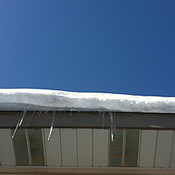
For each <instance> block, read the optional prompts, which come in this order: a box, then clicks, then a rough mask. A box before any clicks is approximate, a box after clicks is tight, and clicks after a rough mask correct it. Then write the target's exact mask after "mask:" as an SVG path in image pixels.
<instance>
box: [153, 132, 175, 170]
mask: <svg viewBox="0 0 175 175" xmlns="http://www.w3.org/2000/svg"><path fill="white" fill-rule="evenodd" d="M172 141H173V131H158V138H157V148H156V158H155V167H156V168H168V167H169V163H170V156H171V148H172Z"/></svg>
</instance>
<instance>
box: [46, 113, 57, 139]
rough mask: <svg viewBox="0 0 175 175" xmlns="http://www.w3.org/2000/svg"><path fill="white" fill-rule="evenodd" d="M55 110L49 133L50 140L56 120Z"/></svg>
mask: <svg viewBox="0 0 175 175" xmlns="http://www.w3.org/2000/svg"><path fill="white" fill-rule="evenodd" d="M55 113H56V112H55V111H54V112H53V118H52V123H51V127H50V131H49V135H48V139H47V140H50V136H51V135H52V131H53V126H54V120H55Z"/></svg>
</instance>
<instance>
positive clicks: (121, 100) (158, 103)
mask: <svg viewBox="0 0 175 175" xmlns="http://www.w3.org/2000/svg"><path fill="white" fill-rule="evenodd" d="M24 108H27V109H28V110H33V109H35V110H51V111H55V110H78V111H109V112H115V111H121V112H154V113H175V97H153V96H133V95H121V94H111V93H85V92H67V91H59V90H43V89H0V110H1V111H21V110H22V111H23V110H24Z"/></svg>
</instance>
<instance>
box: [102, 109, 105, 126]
mask: <svg viewBox="0 0 175 175" xmlns="http://www.w3.org/2000/svg"><path fill="white" fill-rule="evenodd" d="M102 125H103V129H104V128H105V112H103V113H102Z"/></svg>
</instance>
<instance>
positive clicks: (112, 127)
mask: <svg viewBox="0 0 175 175" xmlns="http://www.w3.org/2000/svg"><path fill="white" fill-rule="evenodd" d="M109 114H110V122H111V140H112V142H113V141H114V131H115V126H114V116H113V113H112V112H110V113H109Z"/></svg>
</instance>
